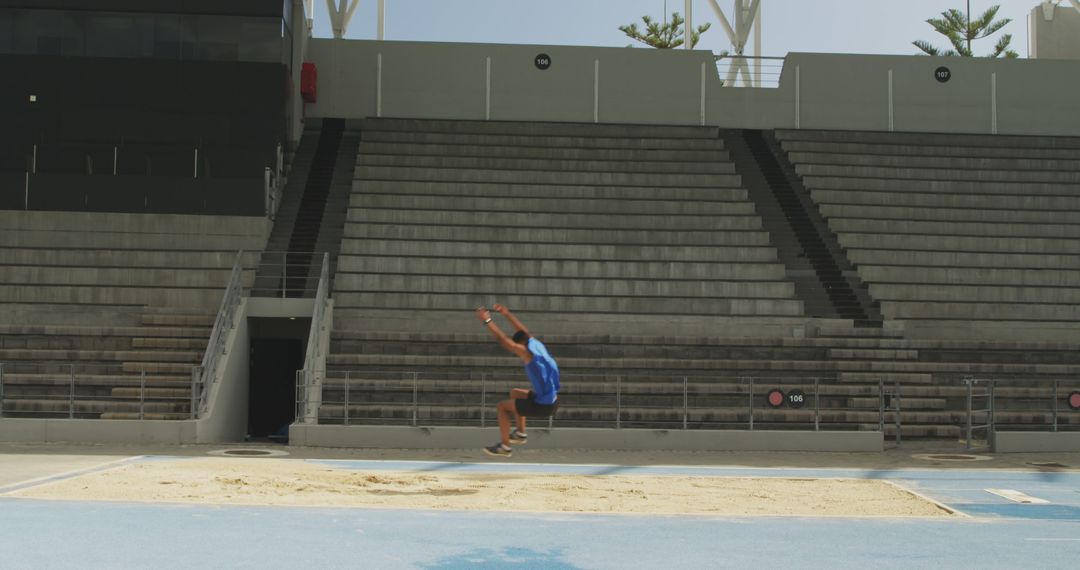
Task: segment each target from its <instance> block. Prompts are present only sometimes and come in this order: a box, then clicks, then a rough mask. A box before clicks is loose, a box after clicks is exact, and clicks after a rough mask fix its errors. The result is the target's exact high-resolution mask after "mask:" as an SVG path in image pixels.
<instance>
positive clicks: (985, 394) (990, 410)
mask: <svg viewBox="0 0 1080 570" xmlns="http://www.w3.org/2000/svg"><path fill="white" fill-rule="evenodd" d="M980 383H985V388H984V389H983V390H982V391H981V392H977V391H976V390H975V388H976V386H977V385H978V384H980ZM964 384H965V386H966V388H967V389H966V396H967V398H966V401H967V430H966V434H965V437H966V442H965V447H966V448H967V449H968V450H971V449H973V448H974V445H973V444H972V440H973V438H974V434H975V431H976V430H986V445H987V447H989V448H991V450H992V449H993V447H994V381H993V380H978V379H975V378H972V377H970V376H968V377H965V378H964ZM975 398H986V403H985V405H986V407H985V408H982V409H975V404H974V400H975ZM975 414H986V415H985V416H984V418H985V419H984V422H985V423H980V424H976V423H974V416H975ZM1055 427H1056V425H1055Z"/></svg>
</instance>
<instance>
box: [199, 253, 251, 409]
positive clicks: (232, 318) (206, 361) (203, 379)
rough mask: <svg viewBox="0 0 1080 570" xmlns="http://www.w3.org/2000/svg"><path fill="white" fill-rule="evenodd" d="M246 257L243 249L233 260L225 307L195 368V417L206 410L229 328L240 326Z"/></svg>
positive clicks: (219, 313)
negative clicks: (199, 362) (239, 311)
mask: <svg viewBox="0 0 1080 570" xmlns="http://www.w3.org/2000/svg"><path fill="white" fill-rule="evenodd" d="M243 258H244V252H243V251H240V252H238V253H237V254H236V262H234V263H233V268H232V273H231V274H230V275H229V283H228V285H227V286H226V287H225V295H224V296H223V297H222V298H221V307H220V308H219V309H218V312H217V318H216V319H215V320H214V328H213V330H212V331H211V333H210V341H209V342H207V344H206V353H205V354H203V359H202V363H201V364H200V365H199V366H197V367H196V368H195V369H194V370H192V381H191V383H192V396H191V398H192V402H193V403H194V404H195V405H194V406H192V410H191V417H192V419H195V418H198V417H199V416H200V415H201V414H202V413H203V412H204V411H205V410H206V399H207V396H208V395H209V393H210V388H211V387H212V384H213V380H214V378H215V377H216V375H217V366H218V360H220V359H221V357H222V356H223V355H224V354H225V345H226V343H227V342H228V337H229V331H231V330H232V329H233V327H234V326H236V311H237V309H238V308H239V306H240V300H241V299H242V297H243V295H244V267H243Z"/></svg>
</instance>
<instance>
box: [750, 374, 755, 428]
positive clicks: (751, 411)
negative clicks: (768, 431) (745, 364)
mask: <svg viewBox="0 0 1080 570" xmlns="http://www.w3.org/2000/svg"><path fill="white" fill-rule="evenodd" d="M749 378H750V431H754V377H753V376H750V377H749Z"/></svg>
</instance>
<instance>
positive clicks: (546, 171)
mask: <svg viewBox="0 0 1080 570" xmlns="http://www.w3.org/2000/svg"><path fill="white" fill-rule="evenodd" d="M355 178H356V180H355V182H354V190H353V195H352V198H351V201H350V206H349V210H348V216H347V221H346V226H345V236H344V240H343V242H342V250H341V256H340V258H339V262H338V273H337V275H336V278H335V303H336V312H337V315H338V317H337V319H339V320H340V321H341V322H345V323H349V322H357V323H359V324H358V326H361V327H363V328H365V329H368V330H412V329H413V328H414V327H416V325H415V323H414V322H412V321H411V320H408V319H401V318H400V316H401V314H402V311H407V312H408V313H409V315H410V316H416V317H423V318H424V320H426V321H427V323H426V325H425V326H426V327H429V328H435V329H441V330H453V329H454V328H455V327H456V325H455V324H453V320H452V319H454V318H455V316H457V315H460V314H461V312H462V311H468V310H469V309H471V308H472V307H475V306H477V305H480V304H484V303H489V304H490V303H492V302H495V301H500V302H504V303H506V304H508V305H510V306H514V307H515V308H517V309H518V310H519V311H521V312H522V314H523V315H527V316H528V317H529V318H530V319H531V320H532V322H538V323H551V324H553V325H554V324H555V323H567V322H574V323H577V328H578V330H581V329H582V328H585V329H589V330H592V331H593V332H605V331H607V330H610V329H611V328H612V327H613V326H623V324H627V325H630V326H633V327H635V328H636V329H638V330H639V331H640V332H643V333H645V332H650V331H653V332H658V331H661V330H665V328H666V329H671V328H672V327H671V320H670V318H668V317H669V316H671V315H679V316H680V318H682V319H683V321H682V324H681V325H680V326H682V327H686V326H694V325H693V324H692V323H693V322H695V321H697V322H699V325H698V330H704V325H703V323H704V321H707V320H709V319H710V318H728V317H751V318H753V319H756V320H758V321H759V322H761V321H768V320H769V319H776V320H777V322H780V321H785V320H787V321H792V322H798V321H801V320H803V319H804V313H803V307H802V302H801V301H800V300H798V299H796V298H795V296H794V289H793V285H792V284H791V283H790V282H789V281H788V280H787V279H786V276H785V272H784V267H783V265H782V264H780V263H779V262H778V261H777V260H776V253H775V250H774V249H773V248H772V247H771V245H770V244H769V236H768V234H767V233H766V232H765V231H764V230H762V227H761V220H760V218H759V217H758V216H757V214H756V213H755V212H754V206H753V202H752V201H750V200H749V199H748V198H747V195H746V191H745V189H743V188H741V187H740V178H739V176H738V175H737V174H735V172H734V165H733V164H732V163H731V162H730V160H729V157H728V155H727V152H726V151H725V150H724V148H723V143H722V141H721V140H720V139H719V138H718V136H717V131H716V129H711V128H696V127H644V126H613V125H601V126H596V125H556V124H527V123H478V122H460V121H419V120H390V119H384V120H368V121H365V122H364V123H363V126H362V143H361V149H360V154H359V157H358V162H357V167H356V177H355ZM672 330H674V329H672Z"/></svg>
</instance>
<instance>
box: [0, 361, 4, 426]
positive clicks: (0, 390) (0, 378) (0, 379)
mask: <svg viewBox="0 0 1080 570" xmlns="http://www.w3.org/2000/svg"><path fill="white" fill-rule="evenodd" d="M2 417H4V363H3V362H0V418H2Z"/></svg>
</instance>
